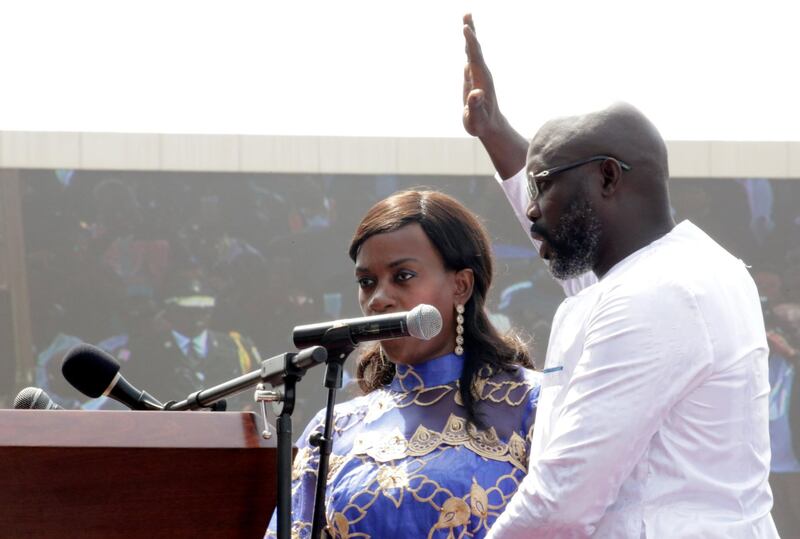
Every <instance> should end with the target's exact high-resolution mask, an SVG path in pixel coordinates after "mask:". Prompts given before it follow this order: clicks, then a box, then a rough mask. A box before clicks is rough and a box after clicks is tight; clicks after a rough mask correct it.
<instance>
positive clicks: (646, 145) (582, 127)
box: [528, 103, 669, 182]
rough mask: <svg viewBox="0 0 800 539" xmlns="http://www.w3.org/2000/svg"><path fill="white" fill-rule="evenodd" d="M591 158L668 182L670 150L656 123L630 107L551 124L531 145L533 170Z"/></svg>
mask: <svg viewBox="0 0 800 539" xmlns="http://www.w3.org/2000/svg"><path fill="white" fill-rule="evenodd" d="M590 155H610V156H613V157H616V158H618V159H621V160H622V161H625V162H626V163H628V164H629V165H631V167H632V170H633V171H634V173H635V175H636V176H642V177H646V178H648V179H650V180H653V181H661V182H665V181H666V180H667V178H668V177H669V168H668V164H667V147H666V144H664V139H662V138H661V135H660V134H659V132H658V130H657V129H656V127H655V126H654V125H653V123H652V122H651V121H650V120H648V119H647V117H646V116H645V115H644V114H642V113H641V112H640V111H639V109H637V108H636V107H634V106H632V105H629V104H628V103H615V104H613V105H611V106H610V107H608V108H605V109H603V110H600V111H597V112H591V113H589V114H584V115H580V116H570V117H566V118H557V119H554V120H551V121H549V122H547V123H546V124H545V125H544V126H542V128H541V129H540V130H539V132H538V133H537V134H536V136H535V137H534V138H533V140H532V141H531V145H530V150H529V152H528V158H529V161H531V164H532V165H533V168H534V169H535V170H536V169H542V168H546V167H551V166H554V165H558V164H560V163H562V162H568V161H570V160H571V159H581V158H584V157H588V156H590Z"/></svg>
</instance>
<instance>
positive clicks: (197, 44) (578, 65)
mask: <svg viewBox="0 0 800 539" xmlns="http://www.w3.org/2000/svg"><path fill="white" fill-rule="evenodd" d="M794 4H797V2H791V1H782V2H778V1H770V0H760V1H758V2H755V1H751V2H739V1H731V0H729V1H719V2H716V1H713V2H712V1H709V0H694V1H685V0H675V1H673V0H663V1H658V2H656V1H648V0H638V1H634V0H606V1H601V0H595V1H566V0H548V1H546V2H545V1H542V0H528V1H526V2H510V1H503V0H493V1H480V0H474V1H465V0H403V1H398V2H386V1H384V0H371V1H353V0H343V1H331V0H328V1H308V0H306V1H301V0H285V1H283V2H275V1H271V0H264V1H260V2H258V1H245V0H219V1H217V2H210V1H204V0H193V1H183V0H104V1H88V0H51V1H43V0H16V1H15V0H0V74H2V77H1V78H0V130H46V131H115V132H165V133H176V132H183V133H242V134H249V133H254V134H256V133H258V134H283V135H345V136H353V135H356V136H448V137H452V136H462V135H463V132H462V128H461V77H462V70H463V63H464V53H463V38H462V33H461V14H462V13H464V12H465V11H472V12H473V13H474V15H475V20H476V25H477V28H478V36H479V37H480V38H481V41H482V43H483V48H484V53H485V55H486V57H487V59H488V61H489V63H490V66H491V67H492V68H493V71H494V76H495V82H496V84H497V87H498V91H499V94H500V102H501V105H502V107H503V109H504V111H505V113H506V115H507V116H508V117H509V118H510V119H511V121H512V123H513V124H514V125H515V126H517V127H518V129H520V131H522V132H523V133H524V134H526V135H532V134H533V133H534V132H535V130H536V129H537V128H538V126H539V125H540V124H541V123H542V122H543V121H544V120H545V119H547V118H549V117H552V116H555V115H561V114H567V113H575V112H583V111H586V110H592V109H595V108H599V107H601V106H604V105H606V104H608V103H609V102H611V101H614V100H625V101H629V102H631V103H633V104H634V105H636V106H638V107H639V108H641V109H642V110H643V111H644V112H645V113H646V114H648V115H649V116H650V117H651V118H652V119H653V121H654V122H655V123H656V125H658V126H659V128H660V129H661V132H662V134H663V135H664V137H665V138H667V139H672V140H679V139H686V140H704V139H708V140H800V83H798V79H800V61H798V53H799V52H800V29H799V28H800V17H798V9H797V8H795V7H794Z"/></svg>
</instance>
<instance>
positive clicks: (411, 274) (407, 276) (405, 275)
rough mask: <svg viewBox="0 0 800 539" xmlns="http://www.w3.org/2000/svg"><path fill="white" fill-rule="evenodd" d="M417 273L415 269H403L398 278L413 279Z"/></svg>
mask: <svg viewBox="0 0 800 539" xmlns="http://www.w3.org/2000/svg"><path fill="white" fill-rule="evenodd" d="M416 275H417V274H416V273H414V272H413V271H401V272H400V273H398V274H397V280H398V281H408V280H409V279H413V278H414V277H416Z"/></svg>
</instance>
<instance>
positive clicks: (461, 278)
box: [453, 268, 475, 305]
mask: <svg viewBox="0 0 800 539" xmlns="http://www.w3.org/2000/svg"><path fill="white" fill-rule="evenodd" d="M473 286H475V274H474V273H473V272H472V270H471V269H470V268H464V269H462V270H458V271H457V272H456V274H455V289H454V291H455V297H454V298H453V299H455V301H456V303H460V304H462V305H464V304H466V303H467V302H468V301H469V298H471V297H472V288H473Z"/></svg>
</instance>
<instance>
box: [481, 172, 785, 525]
mask: <svg viewBox="0 0 800 539" xmlns="http://www.w3.org/2000/svg"><path fill="white" fill-rule="evenodd" d="M503 189H504V190H505V191H506V193H507V195H508V197H509V200H510V201H511V202H512V205H513V206H514V209H515V212H516V213H517V216H518V217H519V218H520V222H521V224H522V225H523V227H524V228H525V229H526V230H528V229H529V227H530V223H529V222H528V221H527V219H526V218H525V206H526V205H527V194H526V192H525V177H524V174H523V173H520V174H518V175H517V176H515V177H514V178H512V179H509V180H506V181H505V182H503ZM595 280H596V279H595ZM591 282H592V278H591V277H586V278H583V279H579V280H576V281H572V282H567V283H565V290H566V291H567V293H568V295H569V294H574V295H569V297H567V299H566V300H564V302H563V303H562V304H561V306H560V307H559V309H558V311H557V312H556V315H555V319H554V321H553V330H552V332H551V336H550V342H549V345H548V350H547V358H546V361H545V366H544V375H543V382H542V391H541V396H540V399H539V405H538V410H537V414H536V426H535V428H534V436H533V443H532V447H531V461H530V466H529V473H528V475H527V477H526V478H525V479H524V480H523V482H522V484H521V486H520V489H519V491H518V492H517V494H516V495H515V496H514V498H513V499H512V501H511V502H510V503H509V504H508V506H507V507H506V510H505V512H504V513H503V515H501V517H500V518H499V519H498V520H497V521H496V523H495V524H494V526H493V527H492V530H491V532H490V534H489V535H488V536H487V537H489V538H503V539H511V538H526V539H527V538H537V537H542V538H549V539H554V538H572V537H588V536H592V535H594V536H595V537H614V538H616V537H620V538H623V537H624V538H643V537H647V538H650V537H655V538H659V539H660V538H670V539H671V538H690V537H691V538H694V537H697V538H703V539H709V538H717V537H718V538H726V539H731V538H742V539H756V538H772V537H778V534H777V532H776V530H775V526H774V524H773V522H772V518H771V516H770V509H771V507H772V494H771V491H770V488H769V484H768V476H769V459H770V447H769V430H768V422H769V414H768V395H769V381H768V375H767V342H766V337H765V333H764V323H763V319H762V314H761V307H760V302H759V297H758V293H757V291H756V287H755V284H754V283H753V280H752V279H751V278H750V275H749V274H748V272H747V269H746V267H745V266H744V264H743V263H742V262H741V261H740V260H738V259H736V258H735V257H733V256H732V255H731V254H730V253H728V252H727V251H725V250H724V249H723V248H722V247H720V246H719V245H718V244H717V243H716V242H714V241H713V240H712V239H711V238H709V237H708V236H707V235H706V234H705V233H704V232H702V231H701V230H700V229H698V228H697V227H696V226H694V225H693V224H691V223H690V222H688V221H684V222H682V223H681V224H679V225H678V226H676V227H675V228H674V229H673V230H672V231H671V232H670V233H668V234H667V235H665V236H663V237H662V238H660V239H658V240H657V241H655V242H653V243H651V244H650V245H648V246H646V247H644V248H642V249H640V250H639V251H636V252H635V253H633V254H631V255H630V256H628V257H627V258H625V259H624V260H622V261H621V262H619V263H618V264H617V265H615V266H614V267H613V268H612V269H611V270H610V271H609V272H608V273H607V274H606V275H605V276H604V277H603V278H602V279H601V280H600V281H597V282H596V283H595V284H591Z"/></svg>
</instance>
